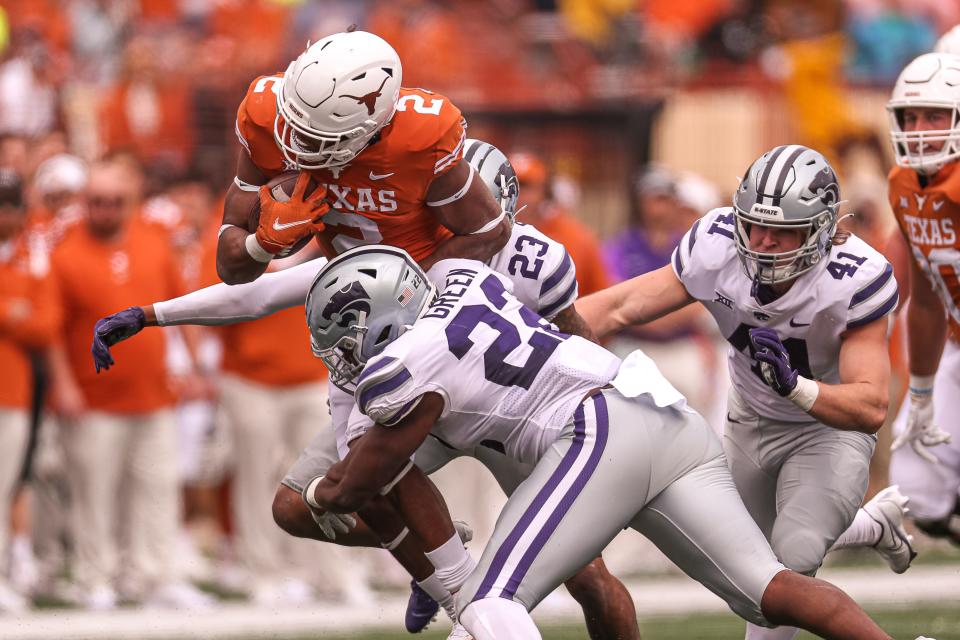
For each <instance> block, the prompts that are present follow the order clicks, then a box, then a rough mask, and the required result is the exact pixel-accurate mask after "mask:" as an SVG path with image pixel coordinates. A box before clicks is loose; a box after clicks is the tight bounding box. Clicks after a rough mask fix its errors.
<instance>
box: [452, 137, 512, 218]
mask: <svg viewBox="0 0 960 640" xmlns="http://www.w3.org/2000/svg"><path fill="white" fill-rule="evenodd" d="M463 159H464V160H466V161H467V162H468V163H469V164H470V166H472V167H473V168H474V169H476V170H477V174H479V177H480V179H481V180H483V184H485V185H487V189H489V190H490V193H491V194H492V195H493V199H494V200H496V201H497V203H499V205H500V210H501V211H506V213H507V216H509V218H510V222H511V223H512V222H513V221H514V220H515V218H516V217H517V199H518V198H519V197H520V182H519V181H518V180H517V173H516V172H515V171H514V170H513V165H512V164H510V161H509V160H508V159H507V156H506V155H505V154H504V153H503V152H502V151H500V149H497V148H496V147H495V146H493V145H492V144H490V143H489V142H484V141H483V140H474V139H473V138H468V139H467V141H466V143H465V144H464V145H463Z"/></svg>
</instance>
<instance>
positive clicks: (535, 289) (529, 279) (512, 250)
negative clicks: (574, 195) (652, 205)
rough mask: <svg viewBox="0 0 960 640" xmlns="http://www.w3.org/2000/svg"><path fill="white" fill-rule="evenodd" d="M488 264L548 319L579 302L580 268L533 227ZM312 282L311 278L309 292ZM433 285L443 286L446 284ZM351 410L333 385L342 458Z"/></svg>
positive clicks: (520, 229) (518, 228) (521, 227)
mask: <svg viewBox="0 0 960 640" xmlns="http://www.w3.org/2000/svg"><path fill="white" fill-rule="evenodd" d="M488 264H489V266H490V268H491V269H493V270H494V271H496V272H498V273H500V274H503V275H504V276H506V277H507V278H509V279H510V281H511V282H512V285H513V290H512V292H513V295H514V297H516V298H517V299H518V300H519V301H520V302H521V303H522V304H523V305H524V306H526V307H528V308H530V309H533V310H534V311H536V312H537V313H538V314H539V315H541V316H543V317H544V318H546V319H548V320H551V319H553V318H554V316H556V315H557V314H558V313H560V312H561V311H563V310H564V309H566V308H567V307H569V306H570V305H571V304H573V302H574V301H575V300H576V299H577V268H576V265H575V264H574V263H573V260H572V259H571V258H570V254H569V253H567V249H566V248H565V247H564V246H563V245H562V244H560V243H559V242H557V241H556V240H553V239H551V238H548V237H547V236H546V235H544V234H543V233H541V232H540V231H539V230H538V229H537V228H536V227H534V226H533V225H529V224H523V223H521V222H517V223H515V224H514V225H513V229H512V231H511V233H510V240H509V241H508V242H507V244H505V245H504V247H503V248H502V249H501V250H500V251H499V252H498V253H497V254H496V255H495V256H493V257H492V258H491V259H490V262H489V263H488ZM312 283H313V278H312V277H311V278H310V279H309V281H308V284H307V290H309V286H310V284H312ZM434 284H435V285H436V286H437V287H442V286H443V282H434ZM304 296H306V294H303V296H301V298H302V297H304ZM352 410H353V396H352V395H350V394H349V393H347V392H346V391H343V390H342V389H340V388H338V387H334V386H333V385H330V413H331V415H332V417H333V424H334V429H335V431H336V432H337V436H338V437H337V440H338V442H340V451H341V454H342V455H345V454H346V449H345V446H346V440H345V438H346V426H347V419H348V417H349V415H350V412H351V411H352ZM371 424H372V423H371Z"/></svg>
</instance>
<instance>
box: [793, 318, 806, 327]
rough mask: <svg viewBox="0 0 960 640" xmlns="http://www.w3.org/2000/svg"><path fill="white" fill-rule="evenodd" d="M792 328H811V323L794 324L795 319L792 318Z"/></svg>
mask: <svg viewBox="0 0 960 640" xmlns="http://www.w3.org/2000/svg"><path fill="white" fill-rule="evenodd" d="M790 326H791V327H809V326H810V323H809V322H794V321H793V318H790Z"/></svg>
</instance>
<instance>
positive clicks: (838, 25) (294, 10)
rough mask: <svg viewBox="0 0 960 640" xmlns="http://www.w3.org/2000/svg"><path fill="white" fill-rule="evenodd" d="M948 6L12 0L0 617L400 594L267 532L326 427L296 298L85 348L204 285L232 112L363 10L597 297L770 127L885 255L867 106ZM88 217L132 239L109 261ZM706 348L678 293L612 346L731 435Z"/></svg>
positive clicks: (448, 478)
mask: <svg viewBox="0 0 960 640" xmlns="http://www.w3.org/2000/svg"><path fill="white" fill-rule="evenodd" d="M958 22H960V4H958V3H956V2H946V1H944V0H843V1H841V0H555V1H551V0H487V1H484V2H475V1H470V0H445V1H442V2H441V1H431V0H384V1H382V2H378V1H374V0H368V1H364V0H324V1H316V2H305V1H299V2H298V1H296V0H287V1H271V0H0V60H2V61H0V348H2V349H6V348H7V347H6V346H5V345H7V344H14V345H15V346H16V349H18V350H19V351H18V352H17V353H19V354H20V355H18V356H14V355H9V360H8V361H7V360H5V362H4V363H3V364H2V366H0V369H2V370H3V371H2V375H3V376H5V377H6V380H5V381H4V385H5V386H7V387H11V388H15V389H16V390H17V391H16V392H15V393H14V392H10V393H9V394H8V395H9V396H10V397H9V398H7V397H6V396H3V397H0V427H2V428H0V431H4V433H0V439H2V440H0V449H2V450H3V452H4V453H3V457H2V461H0V467H2V469H3V471H2V474H0V475H3V481H2V486H0V490H3V492H4V493H9V494H10V499H9V500H6V499H4V500H2V501H0V509H2V512H0V520H3V521H6V520H7V514H8V513H9V523H10V525H9V527H6V526H0V569H2V570H0V576H2V577H0V613H2V612H4V611H23V610H25V609H26V608H28V607H29V606H30V599H31V598H34V599H40V600H41V601H42V600H44V599H47V600H52V601H54V602H67V603H71V604H76V605H80V606H85V607H88V608H92V609H110V608H113V607H115V606H117V604H118V603H120V602H125V601H128V602H140V603H149V604H155V605H157V606H175V607H188V608H205V607H209V606H211V605H213V604H214V601H215V598H214V597H212V596H211V595H210V594H209V593H208V592H203V591H199V590H197V589H196V587H195V586H194V585H195V584H198V583H199V584H204V585H214V586H215V588H214V589H213V591H214V592H216V593H218V594H221V595H223V594H235V595H236V594H239V595H240V596H244V597H249V598H251V599H253V600H254V601H257V602H260V603H266V604H270V603H277V602H286V603H297V602H306V601H309V600H311V599H314V598H341V599H345V600H347V601H351V602H353V603H363V602H365V601H367V600H369V599H371V598H373V597H374V596H373V593H372V591H371V588H375V587H381V586H396V584H399V583H400V582H402V581H403V577H402V575H401V574H400V572H399V569H397V568H395V567H394V565H393V563H391V562H389V561H385V560H384V559H383V558H382V557H381V555H382V554H381V553H380V552H372V551H371V552H369V553H367V554H363V553H360V552H358V551H356V550H350V551H349V552H347V551H345V550H341V549H334V548H332V546H331V545H316V544H310V543H303V544H300V542H301V541H297V540H294V539H293V538H291V537H289V536H286V535H285V534H284V533H283V532H281V531H280V530H279V529H278V528H277V527H276V526H275V525H274V524H273V521H272V518H271V514H270V503H271V500H272V496H273V490H274V488H275V487H276V485H277V483H278V482H279V480H280V478H281V477H282V474H283V472H284V470H285V469H286V468H287V466H289V464H290V463H291V462H292V461H293V460H294V459H295V457H296V456H297V454H298V453H299V451H300V449H301V448H302V447H303V445H304V444H305V443H306V441H307V440H308V439H309V437H310V435H311V433H312V432H313V431H315V430H316V429H317V428H318V425H325V424H326V422H325V421H326V420H328V418H327V417H326V408H325V403H324V393H325V391H324V386H325V383H324V379H325V378H324V375H325V374H324V372H323V370H322V366H321V365H320V363H319V361H317V360H315V359H313V358H312V356H311V355H310V353H309V350H308V348H307V344H308V342H307V337H306V336H307V334H306V328H305V326H304V323H303V319H302V311H297V310H291V311H290V312H289V313H286V312H285V313H281V314H278V315H277V316H274V317H271V318H267V319H264V320H261V321H257V322H254V323H247V324H244V325H239V326H237V327H232V328H229V329H224V330H217V331H213V330H203V331H201V330H197V331H190V330H187V331H179V332H176V331H172V330H163V331H160V330H148V332H147V333H146V334H144V335H143V336H138V337H137V338H136V339H135V340H133V341H131V342H130V343H129V344H125V345H122V348H118V350H117V355H118V361H120V362H119V363H118V365H117V367H116V371H113V370H111V372H110V373H108V374H100V375H99V376H97V375H96V374H95V373H94V372H93V365H92V363H91V361H90V357H89V344H90V338H91V333H92V326H93V322H94V321H95V320H96V318H97V317H99V315H105V314H107V313H111V312H115V311H119V310H120V309H122V308H124V307H126V306H130V305H133V304H146V303H149V302H152V301H154V300H156V299H163V298H168V297H172V296H175V295H177V294H179V293H181V292H185V291H188V290H192V289H195V288H198V287H200V286H206V285H208V284H212V283H214V282H216V273H215V269H214V266H213V260H214V251H215V242H216V241H215V238H216V230H217V227H218V226H219V220H220V212H221V207H222V196H223V194H224V192H225V190H226V187H227V185H228V184H229V182H230V180H231V179H232V177H233V175H234V167H235V165H236V154H237V153H238V152H239V149H240V146H239V145H238V144H237V142H236V138H235V134H234V122H235V118H236V109H237V106H238V105H239V103H240V101H241V99H242V97H243V95H244V93H245V91H246V88H247V86H248V85H249V84H250V82H251V81H252V80H253V79H254V78H255V77H257V76H260V75H265V74H272V73H276V72H281V71H283V70H284V69H285V68H286V66H287V65H288V64H289V61H290V60H292V59H293V58H294V57H296V56H297V55H298V54H299V53H300V52H301V51H302V50H303V49H304V47H305V46H306V44H307V42H308V41H310V40H316V39H318V38H320V37H322V36H323V35H326V34H328V33H332V32H335V31H340V30H343V29H345V28H346V27H347V26H348V25H350V24H356V25H358V27H359V28H361V29H365V30H369V31H373V32H375V33H377V34H379V35H381V36H382V37H384V38H385V39H386V40H388V41H389V42H390V43H391V44H392V45H393V46H394V47H395V48H396V49H397V51H398V53H399V54H400V58H401V60H402V61H403V69H404V84H405V85H406V86H422V87H425V88H428V89H431V90H433V91H435V92H438V93H442V94H445V95H447V96H448V97H450V98H451V99H452V100H453V101H454V102H455V103H456V104H457V105H458V106H459V107H460V108H461V109H462V110H463V112H464V114H465V115H466V117H467V120H468V123H469V126H470V129H469V133H470V135H471V137H475V138H480V139H484V140H487V141H490V142H492V143H494V144H496V145H498V146H499V147H500V148H502V149H503V150H504V151H506V152H507V153H508V155H509V156H510V157H511V160H512V161H513V163H514V165H515V167H516V169H517V172H518V176H519V178H520V183H521V198H520V204H521V205H525V207H526V208H525V209H524V211H523V212H522V213H521V216H520V219H521V220H523V221H527V222H531V223H534V224H536V225H537V226H538V227H539V228H540V229H541V230H542V231H544V232H545V233H547V234H548V235H552V236H554V237H555V238H556V239H558V240H560V241H562V242H564V243H565V244H567V246H568V248H569V250H570V252H571V254H572V255H573V257H574V259H575V261H576V264H577V267H578V275H579V280H580V290H581V293H582V294H586V293H590V292H592V291H595V290H597V289H599V288H602V287H604V286H607V285H608V284H610V283H613V282H616V281H619V280H623V279H626V278H630V277H632V276H635V275H638V274H640V273H643V272H646V271H649V270H651V269H655V268H658V267H660V266H662V265H664V264H666V263H667V262H668V259H669V255H670V252H671V251H672V249H673V247H674V245H675V243H676V241H677V240H678V238H679V237H680V235H682V233H683V232H684V231H685V230H686V229H687V228H688V227H689V225H690V224H691V223H692V221H693V220H695V219H696V218H697V217H699V216H701V215H702V214H703V213H705V212H706V211H708V210H710V209H711V208H714V207H717V206H722V205H724V204H726V203H727V201H728V200H729V196H730V194H731V193H732V191H733V188H734V186H735V184H736V182H735V180H736V179H737V177H738V176H739V175H740V174H741V172H742V171H743V170H744V169H745V168H746V166H747V164H748V163H749V162H750V161H751V160H752V159H753V158H754V157H755V156H756V155H758V154H759V153H760V152H762V151H763V150H765V149H766V148H769V147H771V146H773V145H775V144H781V143H786V142H796V143H802V144H806V145H809V146H812V147H815V148H817V149H818V150H820V151H822V152H824V153H825V154H826V155H828V156H829V157H830V158H831V160H832V161H833V162H834V163H835V166H836V167H837V168H838V169H839V171H840V173H841V175H842V185H843V190H844V193H843V195H844V198H846V199H847V200H849V204H848V210H849V211H855V212H856V213H857V215H856V216H855V217H854V218H852V219H849V220H847V221H846V223H845V224H848V225H849V226H850V227H851V228H852V229H854V230H855V231H856V232H857V233H859V234H861V235H862V236H864V237H865V238H866V239H867V240H868V241H869V242H871V243H873V244H874V245H875V246H878V248H881V249H882V247H883V245H884V239H885V237H886V234H887V233H889V231H890V230H891V225H892V215H891V214H890V212H889V209H888V206H887V204H886V198H885V191H886V187H885V184H884V176H885V172H886V170H887V169H888V168H889V166H890V164H891V158H890V153H889V150H888V144H887V142H886V127H887V124H886V114H885V112H884V109H883V104H884V102H885V101H886V99H887V95H888V93H889V90H890V88H891V86H892V83H893V81H894V79H895V78H896V76H897V74H898V73H899V71H900V70H901V69H902V67H903V66H904V65H905V64H906V63H907V62H908V61H909V60H911V59H912V58H913V57H915V56H916V55H919V54H920V53H923V52H926V51H929V50H930V49H931V47H932V45H933V43H934V42H935V40H936V38H937V37H938V36H939V35H940V34H942V33H943V32H945V31H946V30H948V29H949V28H950V27H951V26H953V25H954V24H956V23H958ZM21 193H22V198H21V196H20V195H18V194H21ZM18 212H23V215H22V221H21V218H20V217H18V216H19V213H18ZM85 226H86V227H88V228H89V229H92V230H94V231H95V232H96V233H94V234H93V236H97V237H119V236H118V235H117V234H118V233H122V234H123V237H124V238H126V239H125V240H123V243H121V245H122V246H121V245H116V246H113V247H112V248H111V247H109V246H108V247H106V248H103V247H100V245H97V243H96V242H92V241H91V239H90V238H91V237H93V236H90V237H87V236H83V234H78V233H76V230H77V229H82V228H84V227H85ZM98 233H99V234H100V235H99V236H98ZM111 234H112V235H111ZM80 236H83V237H80ZM108 244H109V243H108ZM98 247H100V248H98ZM101 249H102V250H101ZM145 256H146V257H145ZM305 257H306V255H301V256H299V258H300V259H303V258H305ZM147 258H149V261H147ZM18 260H21V261H22V260H26V261H27V262H28V263H29V265H28V269H27V270H28V271H29V273H30V274H31V276H30V277H32V278H34V279H35V280H30V279H27V280H23V279H22V278H20V276H16V275H14V271H15V269H14V268H13V265H14V263H15V262H16V261H18ZM282 266H283V265H278V266H277V268H282ZM47 274H49V275H50V277H51V278H53V280H55V281H57V282H59V285H58V286H57V287H54V288H52V289H50V290H49V291H47V289H46V288H45V287H43V286H40V285H39V284H37V283H41V282H46V281H47ZM18 278H19V279H18ZM98 305H99V306H98ZM98 311H99V313H97V312H98ZM148 334H149V335H150V336H155V337H147V336H148ZM898 340H899V338H897V337H896V335H895V337H894V340H893V344H894V346H893V352H894V358H895V362H899V361H900V356H899V350H900V348H899V342H898ZM724 344H725V343H724V341H723V339H722V337H721V336H719V335H716V329H715V327H714V326H713V323H712V322H710V321H709V319H708V318H706V317H705V315H704V313H702V310H699V309H696V308H691V309H687V310H685V311H684V312H683V313H682V314H679V315H678V316H677V317H670V318H666V319H663V320H661V321H659V322H657V323H654V324H652V325H649V326H647V327H644V328H643V329H642V330H636V331H631V332H629V333H627V334H624V335H622V336H619V337H618V338H616V339H615V340H614V341H612V342H611V344H610V346H611V348H613V349H614V350H616V351H618V352H621V353H625V352H627V351H629V350H632V349H633V348H636V347H637V346H640V347H642V348H644V349H645V350H646V351H647V352H648V353H649V354H650V355H651V356H652V357H654V358H655V360H656V361H657V362H658V364H659V365H660V366H661V368H662V370H663V371H664V373H665V374H666V375H667V377H668V378H670V379H671V381H673V382H674V384H676V385H677V386H678V387H679V388H680V390H681V391H683V392H684V393H685V394H686V395H687V396H688V397H689V398H690V399H691V402H692V404H693V405H694V406H695V407H696V408H698V409H700V410H701V411H702V412H703V413H704V414H705V415H706V416H707V417H708V418H709V419H711V421H712V423H713V424H715V425H720V424H722V411H723V406H724V402H725V394H726V384H727V383H726V365H725V363H724ZM2 353H3V354H4V358H5V359H6V358H8V354H13V353H14V352H13V351H3V352H2ZM15 357H16V358H21V359H22V363H21V365H22V366H19V368H18V367H15V366H13V364H12V363H14V359H15ZM17 362H20V361H19V360H18V361H17ZM8 365H9V366H8ZM124 367H125V368H124ZM901 373H902V370H901ZM14 378H16V379H14ZM896 384H897V385H898V389H900V392H899V394H900V395H901V396H902V385H903V378H902V376H901V377H900V378H898V379H897V381H896ZM21 414H22V415H25V416H26V419H27V421H28V423H29V424H27V423H24V424H22V425H20V423H17V424H18V425H20V426H18V427H17V429H18V430H22V432H23V434H24V435H23V437H15V438H12V439H11V438H10V437H9V436H8V435H5V433H6V432H7V431H9V432H10V433H13V431H14V430H13V429H10V430H7V429H6V426H7V425H8V424H13V422H12V421H15V420H19V419H20V418H19V417H17V416H20V415H21ZM21 427H22V429H21ZM886 431H888V430H885V432H886ZM19 432H20V431H17V433H19ZM888 438H889V435H888V434H886V435H883V436H882V440H881V442H883V441H884V439H888ZM886 450H887V447H884V446H880V447H878V449H877V459H876V473H875V480H874V485H873V489H872V490H871V493H872V492H873V490H875V489H876V488H879V487H881V486H883V484H884V483H885V477H884V476H885V469H886V458H885V455H884V453H883V452H885V451H886ZM470 464H471V463H470V462H464V463H463V465H470ZM443 473H444V474H446V475H445V476H444V477H442V478H441V479H440V480H439V484H440V485H441V487H442V488H443V489H444V493H445V495H447V498H448V502H449V503H450V505H451V509H452V511H453V512H454V515H455V516H457V517H463V518H465V519H467V520H468V521H470V522H471V524H473V526H474V527H475V529H476V530H477V535H478V538H479V539H480V540H481V541H482V540H483V539H484V537H485V536H486V535H487V534H489V531H490V530H491V529H492V526H493V523H494V520H495V516H496V513H497V510H498V509H499V506H500V504H501V503H502V497H501V496H500V495H499V490H498V489H497V488H496V487H495V485H494V484H493V483H492V482H491V480H490V479H489V478H486V477H485V476H484V473H483V472H482V471H478V470H477V469H474V468H472V467H470V468H466V467H463V466H457V467H456V468H455V469H454V470H451V471H445V472H443ZM7 487H9V491H6V488H7ZM158 487H159V488H158ZM8 531H9V535H8ZM618 544H619V543H618ZM638 544H640V545H642V543H632V545H631V546H629V547H623V548H621V547H620V546H617V545H615V547H614V548H613V549H612V550H611V552H610V553H609V554H608V555H609V556H610V558H609V564H610V565H611V568H612V569H613V570H614V572H619V573H624V572H626V573H630V572H635V571H642V570H645V569H647V568H649V567H650V566H655V567H657V566H660V565H658V562H659V561H658V560H656V558H655V555H654V554H651V553H650V552H649V550H648V549H641V550H640V551H638V546H637V545H638ZM478 548H479V547H478ZM663 566H665V565H663Z"/></svg>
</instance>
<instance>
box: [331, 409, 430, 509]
mask: <svg viewBox="0 0 960 640" xmlns="http://www.w3.org/2000/svg"><path fill="white" fill-rule="evenodd" d="M442 411H443V399H442V398H441V396H440V395H439V394H436V393H432V392H431V393H425V394H424V395H423V396H422V397H421V399H420V401H419V403H418V404H417V406H416V407H415V408H414V409H413V410H412V411H411V412H410V413H409V415H407V416H405V417H404V418H403V419H402V420H401V421H400V422H398V423H397V424H396V425H394V426H392V427H385V426H383V425H380V424H376V425H374V426H373V428H371V429H370V430H368V431H367V432H366V433H364V434H363V435H362V436H361V437H359V438H357V439H356V440H354V441H353V442H351V443H350V452H349V453H348V454H347V456H346V457H345V458H344V459H343V460H341V461H340V462H338V463H337V464H335V465H334V466H333V467H332V468H331V471H332V474H331V473H328V474H327V476H326V477H324V479H323V480H322V481H321V482H319V483H317V485H316V488H315V489H314V493H313V497H314V499H315V500H316V502H317V503H318V504H319V505H320V506H321V507H323V508H325V509H329V510H330V511H334V512H336V513H350V512H352V511H356V510H357V509H359V508H360V507H362V506H363V505H364V504H365V503H366V502H367V501H368V500H370V499H371V498H372V497H374V496H376V495H378V494H379V493H380V492H381V491H382V490H383V489H384V488H385V487H387V486H389V485H390V484H391V483H392V482H394V480H396V479H397V476H399V475H400V474H402V473H405V472H407V471H409V469H408V467H409V466H411V463H410V457H411V456H412V455H413V453H414V452H415V451H416V450H417V448H418V447H419V446H420V445H421V444H422V443H423V441H424V439H425V438H426V437H427V434H428V433H430V429H432V428H433V425H434V423H436V421H437V420H438V419H439V418H440V415H441V413H442ZM444 509H445V507H444Z"/></svg>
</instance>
